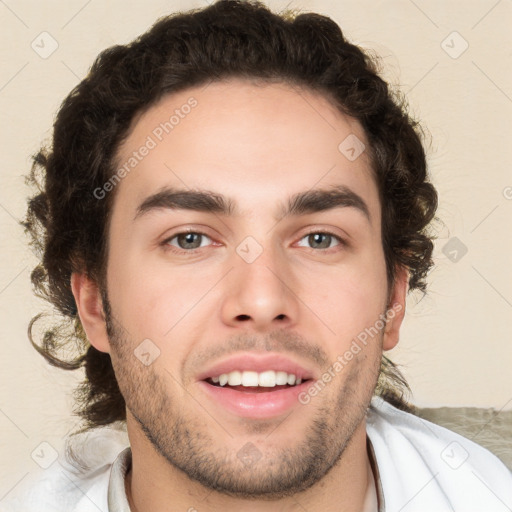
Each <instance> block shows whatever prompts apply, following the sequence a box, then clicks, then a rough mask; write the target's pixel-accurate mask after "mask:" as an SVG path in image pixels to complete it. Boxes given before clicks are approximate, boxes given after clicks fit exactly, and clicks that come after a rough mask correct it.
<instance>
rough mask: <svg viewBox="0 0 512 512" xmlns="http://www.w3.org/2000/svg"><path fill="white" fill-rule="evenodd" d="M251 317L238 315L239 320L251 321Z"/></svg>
mask: <svg viewBox="0 0 512 512" xmlns="http://www.w3.org/2000/svg"><path fill="white" fill-rule="evenodd" d="M250 318H251V317H250V316H249V315H238V316H237V319H238V320H249V319H250Z"/></svg>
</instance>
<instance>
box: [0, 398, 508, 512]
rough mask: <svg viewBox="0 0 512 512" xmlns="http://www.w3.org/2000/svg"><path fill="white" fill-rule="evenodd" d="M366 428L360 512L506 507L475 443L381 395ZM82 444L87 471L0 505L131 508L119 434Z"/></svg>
mask: <svg viewBox="0 0 512 512" xmlns="http://www.w3.org/2000/svg"><path fill="white" fill-rule="evenodd" d="M366 432H367V441H368V443H367V445H368V455H369V459H370V462H371V463H372V468H373V472H371V474H370V473H369V482H370V484H369V486H368V490H367V493H366V500H365V505H364V507H365V508H364V509H363V510H364V512H377V511H378V512H448V511H450V512H452V511H455V512H512V472H511V471H510V470H508V469H507V467H506V466H505V465H504V464H503V463H502V462H501V461H500V460H499V459H498V458H497V457H496V456H495V455H493V454H492V453H491V452H489V451H488V450H486V449H485V448H483V447H481V446H480V445H478V444H476V443H474V442H472V441H470V440H469V439H467V438H465V437H462V436H460V435H459V434H457V433H455V432H452V431H451V430H448V429H446V428H444V427H441V426H439V425H436V424H434V423H431V422H429V421H427V420H424V419H421V418H419V417H417V416H415V415H413V414H410V413H407V412H404V411H401V410H399V409H397V408H396V407H393V406H392V405H391V404H389V403H387V402H385V401H384V400H382V399H381V398H380V397H373V398H372V401H371V405H370V407H369V409H368V413H367V420H366ZM81 446H82V451H83V454H84V456H86V457H87V458H88V459H89V463H88V465H89V468H90V469H89V470H88V471H83V470H82V471H80V469H77V468H76V464H71V462H70V461H68V460H66V459H61V460H59V461H57V462H55V463H54V464H53V465H52V466H51V467H50V468H48V469H46V470H41V471H40V472H38V473H37V474H33V475H30V478H29V479H25V481H24V482H22V484H20V485H19V486H17V487H16V488H15V489H14V490H13V491H11V492H9V493H8V494H7V496H5V497H4V499H3V500H1V501H0V511H1V512H130V508H129V505H128V500H127V498H126V492H125V475H126V472H127V471H128V469H129V467H130V464H131V450H130V447H129V446H128V443H127V436H126V433H125V432H120V431H119V430H113V429H111V428H103V429H98V431H97V432H93V433H89V434H86V435H85V437H84V438H83V443H82V445H81ZM91 460H92V461H93V462H92V463H91ZM374 473H375V475H374ZM377 503H378V504H379V508H377Z"/></svg>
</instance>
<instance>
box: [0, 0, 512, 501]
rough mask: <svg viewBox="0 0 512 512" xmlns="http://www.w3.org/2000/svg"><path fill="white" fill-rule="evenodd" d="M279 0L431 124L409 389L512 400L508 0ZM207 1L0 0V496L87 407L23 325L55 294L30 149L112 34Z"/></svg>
mask: <svg viewBox="0 0 512 512" xmlns="http://www.w3.org/2000/svg"><path fill="white" fill-rule="evenodd" d="M268 4H269V5H270V6H271V7H273V8H277V9H281V8H284V7H285V6H286V5H289V7H295V8H301V9H305V10H309V11H317V12H320V13H322V14H326V15H329V16H331V17H332V18H334V19H335V20H336V21H337V22H338V23H339V24H340V25H341V27H342V29H343V31H344V33H345V34H346V36H347V37H348V38H349V39H350V40H351V41H352V42H355V43H357V44H360V45H361V46H363V47H364V48H369V49H373V50H374V51H375V52H377V53H378V54H379V55H380V56H381V57H382V63H383V65H384V70H383V74H384V77H385V78H386V79H388V80H390V81H391V82H392V83H393V84H396V85H397V86H399V87H400V90H401V91H402V92H403V93H405V94H406V95H407V98H408V100H409V103H410V107H411V112H412V113H413V115H414V116H416V117H418V118H419V119H420V120H421V122H422V125H423V126H424V128H425V129H426V132H427V134H428V133H429V134H430V136H429V140H427V143H428V147H427V149H428V160H429V169H430V172H431V175H432V180H433V182H434V184H435V185H436V186H437V188H438V191H439V194H440V205H439V210H438V216H439V218H440V219H441V221H442V223H441V222H439V223H438V224H437V231H438V240H437V242H436V250H435V262H436V268H435V269H434V270H433V271H432V273H431V275H430V278H429V282H430V288H429V292H428V294H427V296H425V297H424V298H423V299H421V300H419V298H418V297H417V296H411V297H410V298H409V300H408V308H407V314H406V320H405V325H404V326H403V329H402V334H401V341H400V343H399V346H398V347H397V348H396V349H394V350H393V351H391V352H390V353H388V356H389V357H390V358H391V359H392V360H394V361H395V362H398V363H400V364H401V365H403V366H402V370H403V372H404V374H405V376H406V378H407V380H408V381H409V383H410V385H411V387H412V391H413V402H414V403H415V404H417V405H419V406H440V405H452V406H460V405H472V406H479V407H495V408H496V409H510V408H512V371H511V370H512V340H511V326H512V286H511V285H512V265H511V256H510V255H511V253H512V229H511V228H512V173H511V170H510V162H511V161H512V140H511V135H512V128H511V126H512V123H511V118H512V80H511V78H512V52H511V50H510V49H511V48H512V44H511V43H512V41H511V39H512V37H511V30H510V27H511V26H512V23H511V22H512V3H511V2H510V1H501V2H496V0H489V1H487V0H485V1H484V0H479V1H475V0H473V1H462V0H460V1H455V0H451V1H445V0H438V1H434V0H432V1H424V2H421V4H420V3H419V2H412V1H408V0H386V1H385V2H384V1H375V0H364V1H361V0H358V1H356V0H350V1H347V0H341V1H340V0H316V1H315V0H313V1H304V0H302V1H301V0H292V1H291V2H289V3H288V2H287V1H270V2H268ZM205 5H206V2H204V1H193V2H191V1H184V0H183V1H177V0H175V1H161V0H160V1H159V0H145V1H144V2H134V1H126V0H115V1H108V2H94V1H92V2H86V1H85V0H78V1H65V2H64V1H60V2H58V1H55V0H54V1H45V2H39V1H36V0H31V1H21V0H20V1H12V0H11V1H8V0H6V2H2V3H0V34H1V38H2V44H1V45H0V54H1V61H0V62H1V69H2V71H1V77H0V111H1V112H2V122H1V124H0V130H1V137H0V140H1V143H2V167H1V172H0V230H1V233H2V235H1V239H0V248H1V258H2V265H1V267H0V315H1V322H0V332H1V334H0V336H1V338H0V351H1V354H0V357H1V359H0V361H1V364H2V368H1V374H2V379H1V384H0V386H1V387H0V434H1V435H0V457H1V461H2V464H1V468H0V499H1V498H2V496H4V494H6V493H7V492H8V491H9V489H11V488H12V487H13V486H15V485H16V484H17V482H19V481H20V480H22V479H23V478H24V476H25V475H26V474H27V473H28V472H30V471H32V470H33V469H34V468H35V467H36V466H35V463H34V461H33V460H32V458H31V453H32V451H33V450H34V449H36V447H38V446H39V445H40V443H41V442H48V443H50V444H51V445H52V446H54V447H55V449H56V450H57V451H59V450H60V449H61V448H60V446H61V443H62V439H63V436H64V435H65V434H66V432H68V431H69V430H70V429H71V428H72V427H73V426H74V424H75V422H76V419H75V418H73V417H72V416H71V408H72V405H73V400H72V394H71V393H72V389H73V387H74V386H75V385H76V384H78V383H79V381H80V379H81V374H80V373H75V374H73V373H67V372H63V371H61V370H58V369H55V368H52V367H50V366H48V365H47V364H46V363H45V361H44V360H43V359H42V357H41V356H39V355H38V354H37V353H36V352H35V350H34V349H33V348H32V347H31V346H30V345H29V342H28V340H27V335H26V332H27V325H28V323H29V321H30V319H31V317H32V316H33V315H35V314H36V313H38V312H39V311H42V310H43V309H45V308H46V305H45V304H44V303H43V302H41V301H39V300H37V299H35V298H34V297H33V294H32V291H31V286H30V282H29V275H30V271H31V269H32V268H33V266H34V265H35V263H36V259H35V257H34V256H33V254H32V253H31V252H30V250H29V249H28V247H27V239H26V238H25V236H24V234H23V232H22V230H21V229H20V227H19V226H18V224H17V220H18V219H21V218H23V216H24V213H25V206H26V205H25V202H26V198H27V196H28V195H29V189H28V188H26V187H25V185H24V183H23V175H24V174H26V173H27V172H28V170H29V168H30V155H32V154H33V153H35V152H36V151H37V149H38V148H39V145H40V143H41V142H43V141H45V140H48V139H49V137H50V136H51V126H52V122H53V118H54V115H55V113H56V111H57V109H58V107H59V104H60V102H61V101H62V100H63V99H64V97H65V96H66V95H67V93H68V92H69V91H70V90H71V89H72V88H73V87H74V86H75V85H76V84H77V83H78V81H79V80H80V79H81V78H82V77H84V76H85V74H86V72H87V70H88V68H89V66H90V65H91V63H92V61H93V59H94V57H95V56H96V55H97V54H98V53H99V52H100V51H101V50H102V49H104V48H106V47H108V46H111V45H113V44H117V43H121V44H122V43H127V42H128V41H130V40H132V39H133V38H134V37H135V36H137V35H138V34H140V33H142V32H144V31H145V30H146V29H147V28H148V27H149V26H150V25H151V24H152V23H153V22H154V21H155V20H156V18H157V17H159V16H161V15H164V14H168V13H171V12H174V11H176V10H187V9H189V8H192V7H201V6H205ZM44 31H46V32H48V33H50V34H51V36H52V37H53V38H54V39H55V40H56V41H57V43H58V49H57V50H56V51H55V52H54V53H53V54H52V55H51V56H49V57H48V58H46V59H44V58H42V57H41V56H40V55H38V53H36V52H35V51H34V50H33V49H32V47H31V43H32V42H33V41H34V40H35V41H36V44H39V48H40V50H39V51H40V52H44V51H48V49H49V48H50V46H49V44H50V40H49V39H45V43H44V44H45V46H43V44H42V43H41V42H40V41H41V37H47V36H40V34H41V33H42V32H44ZM454 31H456V32H457V34H453V32H454ZM443 41H444V43H443ZM466 44H467V45H468V47H467V49H466V50H465V51H464V52H462V50H463V49H464V48H465V46H466ZM44 48H46V50H44ZM459 54H460V55H459ZM430 141H431V142H430ZM447 243H449V244H450V245H448V246H446V244H447ZM464 247H465V248H466V249H467V253H465V254H464V255H463V252H464ZM452 260H455V261H452Z"/></svg>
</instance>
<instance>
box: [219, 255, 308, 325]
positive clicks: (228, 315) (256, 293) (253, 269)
mask: <svg viewBox="0 0 512 512" xmlns="http://www.w3.org/2000/svg"><path fill="white" fill-rule="evenodd" d="M278 253H279V251H272V250H270V249H269V248H265V249H264V250H263V252H262V253H261V254H260V255H259V256H258V257H257V258H256V259H255V260H254V261H252V262H248V261H246V260H244V258H242V257H241V256H240V255H239V254H238V253H235V254H234V255H233V259H232V263H233V267H234V268H233V269H232V270H231V272H229V274H228V275H227V276H226V280H225V282H224V293H223V299H222V301H223V302H222V308H221V315H222V320H223V322H224V323H225V324H227V325H230V326H232V327H244V328H250V329H252V330H254V331H265V330H269V329H275V328H284V327H290V326H292V325H294V324H295V323H296V322H297V317H298V313H299V304H298V297H297V296H296V295H295V291H294V289H295V288H297V285H296V282H295V279H294V277H293V275H292V272H291V270H290V268H289V266H288V265H287V263H286V260H285V257H284V255H282V254H278Z"/></svg>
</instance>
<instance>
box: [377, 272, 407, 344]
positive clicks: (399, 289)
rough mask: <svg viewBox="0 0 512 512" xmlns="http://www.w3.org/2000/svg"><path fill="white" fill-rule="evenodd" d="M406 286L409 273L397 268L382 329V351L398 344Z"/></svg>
mask: <svg viewBox="0 0 512 512" xmlns="http://www.w3.org/2000/svg"><path fill="white" fill-rule="evenodd" d="M408 284H409V272H408V271H407V269H406V268H405V267H398V268H397V271H396V275H395V282H394V284H393V288H392V289H391V293H390V296H389V301H388V307H387V310H386V318H387V321H386V327H385V328H384V338H383V341H382V350H391V349H392V348H394V347H395V346H396V345H397V343H398V339H399V332H400V326H401V325H402V321H403V319H404V316H405V299H406V296H407V288H408Z"/></svg>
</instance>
